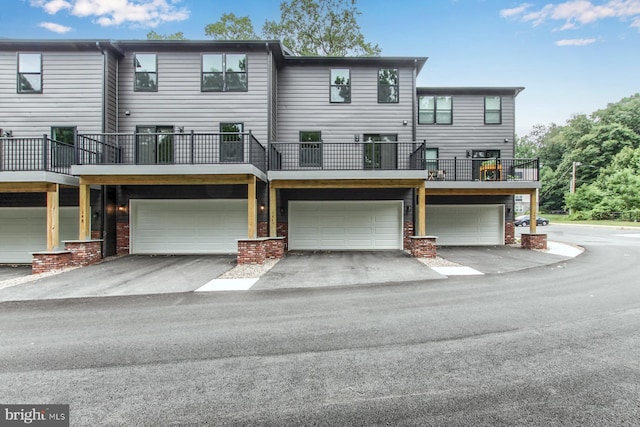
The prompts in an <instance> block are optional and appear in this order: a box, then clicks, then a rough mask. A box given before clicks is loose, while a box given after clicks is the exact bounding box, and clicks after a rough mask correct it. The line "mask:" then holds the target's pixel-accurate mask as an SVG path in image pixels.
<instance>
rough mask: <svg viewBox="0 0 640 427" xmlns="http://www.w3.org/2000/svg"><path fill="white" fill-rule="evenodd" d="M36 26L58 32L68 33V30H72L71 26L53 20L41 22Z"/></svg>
mask: <svg viewBox="0 0 640 427" xmlns="http://www.w3.org/2000/svg"><path fill="white" fill-rule="evenodd" d="M38 26H39V27H42V28H45V29H47V30H49V31H53V32H54V33H58V34H64V33H68V32H69V31H71V30H72V28H71V27H66V26H64V25H60V24H56V23H54V22H41V23H39V24H38Z"/></svg>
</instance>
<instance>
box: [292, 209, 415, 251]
mask: <svg viewBox="0 0 640 427" xmlns="http://www.w3.org/2000/svg"><path fill="white" fill-rule="evenodd" d="M289 248H290V249H301V250H315V249H319V250H324V249H326V250H371V249H402V201H323V202H309V201H293V202H289Z"/></svg>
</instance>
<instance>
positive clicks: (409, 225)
mask: <svg viewBox="0 0 640 427" xmlns="http://www.w3.org/2000/svg"><path fill="white" fill-rule="evenodd" d="M402 231H403V236H402V248H403V249H404V250H405V251H410V250H411V237H412V236H413V221H405V222H404V226H403V230H402Z"/></svg>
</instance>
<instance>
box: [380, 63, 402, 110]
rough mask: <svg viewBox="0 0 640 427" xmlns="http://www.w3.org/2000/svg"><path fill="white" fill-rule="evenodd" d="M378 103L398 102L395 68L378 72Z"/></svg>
mask: <svg viewBox="0 0 640 427" xmlns="http://www.w3.org/2000/svg"><path fill="white" fill-rule="evenodd" d="M378 102H379V103H394V102H398V70H397V69H396V68H381V69H380V70H378Z"/></svg>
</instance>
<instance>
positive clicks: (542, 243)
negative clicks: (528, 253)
mask: <svg viewBox="0 0 640 427" xmlns="http://www.w3.org/2000/svg"><path fill="white" fill-rule="evenodd" d="M520 237H521V238H522V243H521V246H522V248H524V249H543V250H544V249H547V235H546V234H525V233H523V234H522V235H521V236H520Z"/></svg>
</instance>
